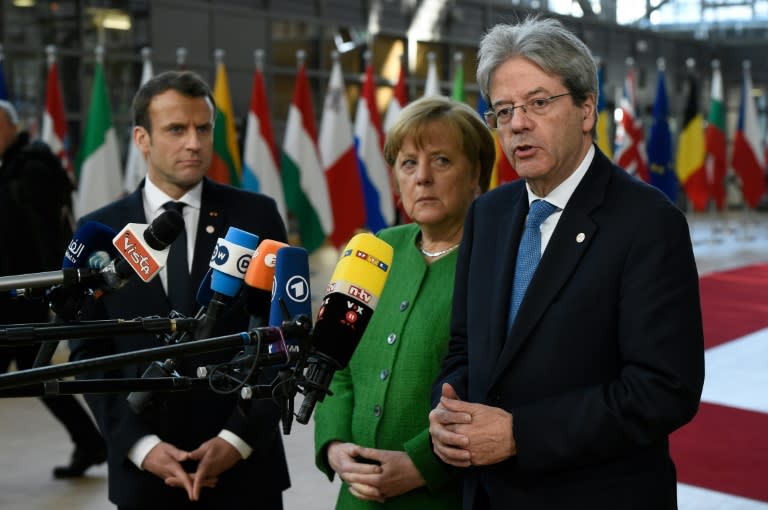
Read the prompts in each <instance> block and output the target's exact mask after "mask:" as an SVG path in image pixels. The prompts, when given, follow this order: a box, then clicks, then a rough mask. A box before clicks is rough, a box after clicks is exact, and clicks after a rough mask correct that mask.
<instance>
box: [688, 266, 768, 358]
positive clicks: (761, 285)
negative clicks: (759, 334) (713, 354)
mask: <svg viewBox="0 0 768 510" xmlns="http://www.w3.org/2000/svg"><path fill="white" fill-rule="evenodd" d="M699 289H700V291H701V310H702V314H703V317H704V345H705V347H706V348H707V349H709V348H710V347H714V346H716V345H719V344H722V343H724V342H729V341H731V340H735V339H736V338H739V337H742V336H744V335H746V334H749V333H752V332H753V331H757V330H759V329H763V328H765V327H767V326H768V264H758V265H754V266H746V267H742V268H739V269H735V270H732V271H724V272H722V273H713V274H710V275H707V276H704V277H702V278H701V279H700V280H699Z"/></svg>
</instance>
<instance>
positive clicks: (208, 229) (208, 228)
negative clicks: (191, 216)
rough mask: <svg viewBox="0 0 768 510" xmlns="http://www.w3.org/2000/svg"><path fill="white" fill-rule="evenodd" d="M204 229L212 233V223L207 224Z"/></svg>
mask: <svg viewBox="0 0 768 510" xmlns="http://www.w3.org/2000/svg"><path fill="white" fill-rule="evenodd" d="M205 231H206V232H208V233H209V234H213V225H208V226H207V227H205Z"/></svg>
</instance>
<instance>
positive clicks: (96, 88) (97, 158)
mask: <svg viewBox="0 0 768 510" xmlns="http://www.w3.org/2000/svg"><path fill="white" fill-rule="evenodd" d="M102 55H103V49H102V48H101V47H97V48H96V69H95V74H94V77H93V88H92V89H91V103H90V106H89V107H88V116H87V118H86V123H85V135H84V136H83V143H82V145H81V147H80V153H79V155H78V158H77V165H76V167H77V169H78V172H77V176H78V186H77V202H76V205H75V215H76V217H78V218H79V217H81V216H83V215H85V214H88V213H89V212H91V211H94V210H96V209H98V208H99V207H101V206H104V205H107V204H108V203H110V202H112V201H113V200H115V199H116V198H118V197H119V196H120V193H121V192H122V183H121V182H120V181H121V175H120V174H121V171H120V151H119V150H118V146H117V136H116V135H115V128H114V126H113V125H112V113H111V111H110V106H109V97H108V96H107V84H106V81H105V80H104V66H103V64H102Z"/></svg>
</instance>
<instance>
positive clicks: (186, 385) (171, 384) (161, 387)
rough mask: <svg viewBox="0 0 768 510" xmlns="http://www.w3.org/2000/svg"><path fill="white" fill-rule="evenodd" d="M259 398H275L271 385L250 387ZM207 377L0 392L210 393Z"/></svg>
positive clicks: (56, 384) (2, 394)
mask: <svg viewBox="0 0 768 510" xmlns="http://www.w3.org/2000/svg"><path fill="white" fill-rule="evenodd" d="M250 388H251V391H252V397H251V398H255V399H267V398H272V394H273V387H272V385H271V384H262V385H257V386H250ZM209 389H210V383H209V381H208V378H206V377H182V376H179V377H156V378H150V379H146V378H142V377H130V378H125V379H88V380H74V381H70V380H66V381H61V380H58V379H54V380H52V381H45V382H38V383H34V384H27V385H24V386H16V387H14V388H8V389H4V390H0V398H25V397H49V396H58V395H79V394H84V393H89V394H95V393H123V392H128V391H153V392H155V391H162V392H178V391H203V390H209Z"/></svg>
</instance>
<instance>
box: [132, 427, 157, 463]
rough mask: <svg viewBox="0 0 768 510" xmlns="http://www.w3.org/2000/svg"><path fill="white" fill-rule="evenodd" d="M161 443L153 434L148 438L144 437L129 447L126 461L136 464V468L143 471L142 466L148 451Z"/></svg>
mask: <svg viewBox="0 0 768 510" xmlns="http://www.w3.org/2000/svg"><path fill="white" fill-rule="evenodd" d="M161 442H162V441H161V439H160V438H159V437H158V436H156V435H155V434H150V435H148V436H144V437H142V438H141V439H139V440H138V441H136V443H135V444H134V445H133V446H132V447H131V449H130V450H128V459H130V461H131V462H133V463H134V464H136V467H137V468H139V469H141V470H142V471H144V468H143V467H142V465H143V464H144V459H145V458H147V455H149V452H150V450H152V448H154V447H155V446H157V445H158V444H160V443H161Z"/></svg>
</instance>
